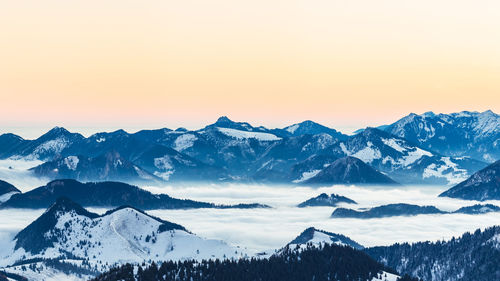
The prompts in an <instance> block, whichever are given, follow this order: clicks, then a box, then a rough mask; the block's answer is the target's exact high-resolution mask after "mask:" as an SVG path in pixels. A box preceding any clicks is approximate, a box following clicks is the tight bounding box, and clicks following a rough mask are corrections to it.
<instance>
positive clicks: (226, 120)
mask: <svg viewBox="0 0 500 281" xmlns="http://www.w3.org/2000/svg"><path fill="white" fill-rule="evenodd" d="M220 123H233V121H232V120H231V119H229V118H228V117H227V116H221V117H219V118H218V119H217V121H216V122H215V124H220Z"/></svg>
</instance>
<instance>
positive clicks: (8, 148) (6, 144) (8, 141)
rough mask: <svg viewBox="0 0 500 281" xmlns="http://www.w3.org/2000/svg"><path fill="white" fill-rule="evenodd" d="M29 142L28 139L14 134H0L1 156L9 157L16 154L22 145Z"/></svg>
mask: <svg viewBox="0 0 500 281" xmlns="http://www.w3.org/2000/svg"><path fill="white" fill-rule="evenodd" d="M26 142H28V141H27V140H25V139H23V138H21V137H20V136H18V135H14V134H2V135H0V158H2V159H3V158H8V157H10V156H12V155H14V154H15V153H16V152H17V151H18V150H19V148H20V147H23V146H24V144H25V143H26Z"/></svg>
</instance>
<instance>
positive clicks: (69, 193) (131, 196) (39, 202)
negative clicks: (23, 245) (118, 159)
mask: <svg viewBox="0 0 500 281" xmlns="http://www.w3.org/2000/svg"><path fill="white" fill-rule="evenodd" d="M60 197H66V198H69V199H71V200H73V201H75V202H77V203H78V204H80V205H83V206H86V207H117V206H122V205H129V206H134V207H136V208H140V209H144V210H151V209H191V208H239V209H245V208H267V207H269V206H266V205H261V204H238V205H215V204H211V203H205V202H198V201H193V200H187V199H176V198H172V197H170V196H168V195H166V194H152V193H150V192H149V191H146V190H143V189H140V188H138V187H137V186H133V185H129V184H126V183H121V182H87V183H81V182H78V181H76V180H55V181H52V182H49V183H48V184H47V185H45V186H41V187H38V188H35V189H33V190H30V191H28V192H26V193H20V194H14V195H13V196H12V197H10V199H9V200H7V201H6V202H5V203H3V204H2V205H0V207H1V208H29V209H40V208H47V207H48V206H50V205H51V204H53V203H54V202H55V201H56V200H57V199H58V198H60Z"/></svg>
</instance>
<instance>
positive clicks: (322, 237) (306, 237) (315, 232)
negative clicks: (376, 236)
mask: <svg viewBox="0 0 500 281" xmlns="http://www.w3.org/2000/svg"><path fill="white" fill-rule="evenodd" d="M308 243H312V244H314V245H318V244H322V243H327V244H339V245H347V246H350V247H352V248H355V249H362V248H363V246H361V245H360V244H358V243H356V242H355V241H353V240H351V239H350V238H349V237H347V236H344V235H341V234H336V233H331V232H327V231H324V230H320V229H317V228H314V227H309V228H307V229H305V230H304V231H303V232H302V233H301V234H300V235H299V236H297V237H296V238H295V239H294V240H292V241H291V242H290V243H289V244H288V245H305V244H308Z"/></svg>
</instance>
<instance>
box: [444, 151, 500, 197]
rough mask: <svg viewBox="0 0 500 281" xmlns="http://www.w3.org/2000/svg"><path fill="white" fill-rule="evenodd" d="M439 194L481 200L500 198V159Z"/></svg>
mask: <svg viewBox="0 0 500 281" xmlns="http://www.w3.org/2000/svg"><path fill="white" fill-rule="evenodd" d="M439 196H440V197H452V198H461V199H465V200H479V201H485V200H500V160H499V161H496V162H495V163H493V164H491V165H489V166H488V167H486V168H484V169H482V170H481V171H478V172H477V173H475V174H473V175H472V176H471V177H469V178H468V179H467V180H465V181H463V182H461V183H459V184H457V185H456V186H454V187H452V188H450V189H448V190H447V191H445V192H443V193H441V194H440V195H439Z"/></svg>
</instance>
